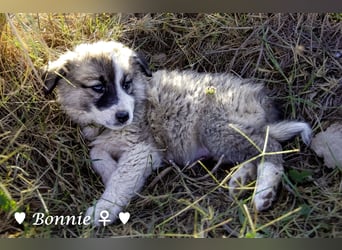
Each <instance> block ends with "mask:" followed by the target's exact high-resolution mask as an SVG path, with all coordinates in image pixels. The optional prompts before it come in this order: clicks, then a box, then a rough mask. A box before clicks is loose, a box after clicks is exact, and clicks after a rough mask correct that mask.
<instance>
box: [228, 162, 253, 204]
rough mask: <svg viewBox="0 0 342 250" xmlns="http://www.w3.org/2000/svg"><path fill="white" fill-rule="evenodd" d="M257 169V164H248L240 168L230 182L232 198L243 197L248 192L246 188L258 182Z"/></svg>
mask: <svg viewBox="0 0 342 250" xmlns="http://www.w3.org/2000/svg"><path fill="white" fill-rule="evenodd" d="M256 177H257V168H256V166H255V164H253V163H251V162H248V163H246V164H243V165H242V166H241V167H239V168H238V169H237V170H236V171H235V172H234V173H233V174H232V176H231V179H230V180H229V183H228V185H229V194H230V195H231V196H237V197H238V196H241V195H243V193H244V192H245V191H246V188H245V186H246V185H248V184H249V183H251V182H252V181H254V180H256Z"/></svg>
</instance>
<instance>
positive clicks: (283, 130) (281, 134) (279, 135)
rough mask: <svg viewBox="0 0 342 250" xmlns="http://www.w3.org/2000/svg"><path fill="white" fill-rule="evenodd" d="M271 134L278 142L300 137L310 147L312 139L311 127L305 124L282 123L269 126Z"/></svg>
mask: <svg viewBox="0 0 342 250" xmlns="http://www.w3.org/2000/svg"><path fill="white" fill-rule="evenodd" d="M269 134H270V136H272V137H273V138H274V139H276V140H278V141H287V140H289V139H291V138H292V137H294V136H296V135H299V134H300V136H301V137H302V140H303V142H304V143H305V144H306V145H309V144H310V142H311V137H312V130H311V127H310V126H309V125H308V124H307V123H305V122H295V121H282V122H279V123H274V124H270V125H269Z"/></svg>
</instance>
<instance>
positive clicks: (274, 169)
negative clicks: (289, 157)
mask: <svg viewBox="0 0 342 250" xmlns="http://www.w3.org/2000/svg"><path fill="white" fill-rule="evenodd" d="M283 172H284V170H283V166H282V165H276V164H274V163H272V162H270V161H266V162H260V163H259V165H258V177H257V183H256V187H255V195H254V205H255V208H256V210H257V211H263V210H266V209H268V208H269V207H270V206H271V205H272V202H273V201H274V200H275V198H276V195H277V193H276V192H277V187H278V185H279V184H280V182H281V177H282V174H283Z"/></svg>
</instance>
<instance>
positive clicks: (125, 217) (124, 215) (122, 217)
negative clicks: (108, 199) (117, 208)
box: [119, 212, 131, 225]
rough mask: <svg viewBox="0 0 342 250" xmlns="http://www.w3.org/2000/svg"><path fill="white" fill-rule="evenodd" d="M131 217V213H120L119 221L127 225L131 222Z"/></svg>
mask: <svg viewBox="0 0 342 250" xmlns="http://www.w3.org/2000/svg"><path fill="white" fill-rule="evenodd" d="M129 217H131V215H130V213H129V212H120V213H119V219H120V220H121V222H122V223H123V224H124V225H125V224H126V223H127V221H128V220H129Z"/></svg>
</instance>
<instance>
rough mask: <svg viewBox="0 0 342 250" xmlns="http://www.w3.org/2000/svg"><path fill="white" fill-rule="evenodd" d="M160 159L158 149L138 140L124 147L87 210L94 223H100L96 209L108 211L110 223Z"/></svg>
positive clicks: (98, 212)
mask: <svg viewBox="0 0 342 250" xmlns="http://www.w3.org/2000/svg"><path fill="white" fill-rule="evenodd" d="M160 163H161V157H160V155H159V152H158V151H157V150H155V149H154V148H153V147H152V146H151V145H150V144H145V143H140V144H137V145H134V146H133V147H132V148H127V149H126V151H125V153H123V154H122V156H121V157H120V159H119V160H118V168H117V170H116V171H114V172H113V173H112V175H111V176H110V178H109V179H108V181H107V185H106V188H105V191H104V193H103V194H102V196H101V198H100V199H99V200H98V202H97V203H96V204H95V205H94V206H93V207H90V208H89V209H88V210H87V213H86V215H89V216H91V217H92V218H93V223H94V224H95V225H96V226H100V225H101V216H100V213H101V212H102V211H104V210H106V211H107V212H109V218H108V219H109V220H110V223H112V222H114V220H115V219H116V218H117V215H118V213H119V212H120V211H122V209H123V208H124V207H125V206H126V205H127V204H128V203H129V201H130V199H131V198H132V197H133V196H134V195H135V194H136V193H137V192H138V191H139V190H140V189H141V187H142V186H143V184H144V182H145V179H146V178H147V177H148V176H149V175H150V174H151V172H152V169H155V168H156V167H158V166H159V165H160Z"/></svg>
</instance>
